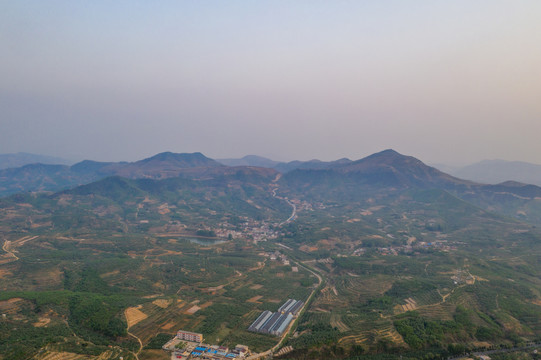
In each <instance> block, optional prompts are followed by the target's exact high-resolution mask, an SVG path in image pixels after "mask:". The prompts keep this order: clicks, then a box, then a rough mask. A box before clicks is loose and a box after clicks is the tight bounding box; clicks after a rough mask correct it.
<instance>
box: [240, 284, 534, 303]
mask: <svg viewBox="0 0 541 360" xmlns="http://www.w3.org/2000/svg"><path fill="white" fill-rule="evenodd" d="M262 287H263V285H260V284H255V285H252V286H250V289H252V290H259V289H261V288H262ZM540 305H541V304H540Z"/></svg>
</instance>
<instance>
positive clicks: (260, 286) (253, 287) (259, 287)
mask: <svg viewBox="0 0 541 360" xmlns="http://www.w3.org/2000/svg"><path fill="white" fill-rule="evenodd" d="M262 287H263V285H261V284H255V285H252V286H250V289H252V290H259V289H261V288H262Z"/></svg>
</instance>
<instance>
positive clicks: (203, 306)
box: [201, 301, 212, 309]
mask: <svg viewBox="0 0 541 360" xmlns="http://www.w3.org/2000/svg"><path fill="white" fill-rule="evenodd" d="M210 305H212V301H207V302H206V303H204V304H203V305H201V309H205V308H208V307H209V306H210Z"/></svg>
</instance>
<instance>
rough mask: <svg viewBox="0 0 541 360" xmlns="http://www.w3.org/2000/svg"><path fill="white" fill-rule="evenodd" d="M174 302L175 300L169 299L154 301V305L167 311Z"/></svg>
mask: <svg viewBox="0 0 541 360" xmlns="http://www.w3.org/2000/svg"><path fill="white" fill-rule="evenodd" d="M172 302H173V300H170V299H169V300H167V299H156V300H154V301H153V302H152V303H153V304H154V305H156V306H159V307H161V308H162V309H166V308H168V307H169V305H171V303H172Z"/></svg>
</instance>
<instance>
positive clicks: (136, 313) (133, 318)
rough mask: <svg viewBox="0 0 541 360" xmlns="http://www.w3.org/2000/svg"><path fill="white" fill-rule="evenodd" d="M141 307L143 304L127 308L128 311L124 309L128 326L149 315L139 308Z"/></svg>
mask: <svg viewBox="0 0 541 360" xmlns="http://www.w3.org/2000/svg"><path fill="white" fill-rule="evenodd" d="M140 308H141V305H139V306H137V307H130V308H127V309H126V311H124V315H125V316H126V321H127V322H128V327H132V326H133V325H135V324H137V323H138V322H140V321H142V320H145V319H146V318H147V317H148V316H147V314H145V313H144V312H142V311H141V310H139V309H140Z"/></svg>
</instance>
